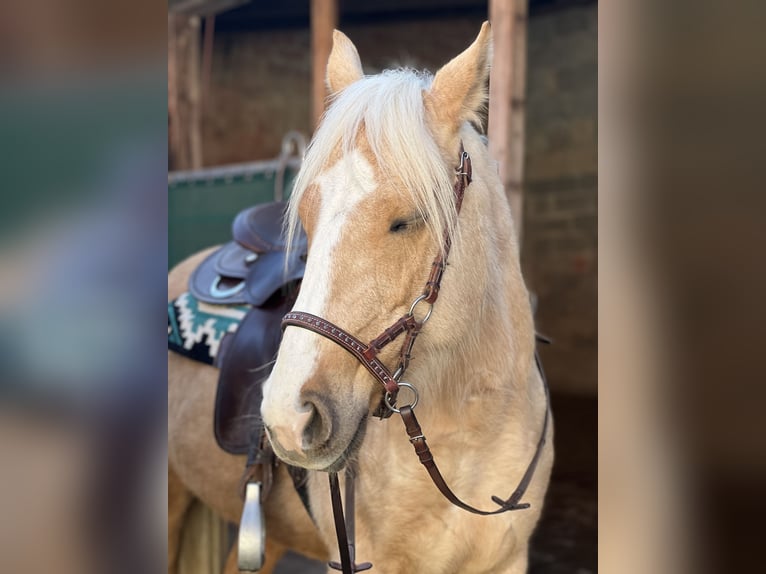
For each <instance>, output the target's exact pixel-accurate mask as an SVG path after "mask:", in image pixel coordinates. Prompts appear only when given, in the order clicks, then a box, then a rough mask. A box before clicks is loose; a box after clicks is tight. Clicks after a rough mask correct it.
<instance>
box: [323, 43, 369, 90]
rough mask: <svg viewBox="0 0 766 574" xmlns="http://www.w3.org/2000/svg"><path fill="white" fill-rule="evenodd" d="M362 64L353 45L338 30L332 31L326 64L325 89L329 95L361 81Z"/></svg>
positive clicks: (362, 73)
mask: <svg viewBox="0 0 766 574" xmlns="http://www.w3.org/2000/svg"><path fill="white" fill-rule="evenodd" d="M363 75H364V72H362V62H361V61H360V60H359V53H358V52H357V51H356V46H354V43H353V42H352V41H351V40H349V39H348V36H346V35H345V34H344V33H343V32H341V31H340V30H333V33H332V51H331V52H330V59H329V60H328V62H327V78H326V82H327V89H328V90H329V92H330V94H336V93H338V92H340V91H341V90H342V89H344V88H346V87H348V86H350V85H351V84H353V83H354V82H356V81H357V80H361V79H362V76H363Z"/></svg>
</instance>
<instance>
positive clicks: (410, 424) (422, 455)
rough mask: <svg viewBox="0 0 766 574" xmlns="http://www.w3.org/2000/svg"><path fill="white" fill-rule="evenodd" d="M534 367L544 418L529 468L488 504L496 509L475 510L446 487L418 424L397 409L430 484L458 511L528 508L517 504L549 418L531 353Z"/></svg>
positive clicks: (547, 402)
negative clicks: (504, 495)
mask: <svg viewBox="0 0 766 574" xmlns="http://www.w3.org/2000/svg"><path fill="white" fill-rule="evenodd" d="M538 340H542V339H538ZM535 365H536V366H537V369H538V371H539V372H540V378H541V379H542V382H543V388H544V389H545V416H544V417H543V428H542V430H541V432H540V439H539V440H538V441H537V447H536V448H535V453H534V455H533V456H532V460H531V461H530V462H529V465H528V466H527V469H526V471H525V472H524V475H523V476H522V477H521V480H520V481H519V484H518V486H517V487H516V489H515V490H514V491H513V493H512V494H511V495H510V496H509V497H508V498H507V499H505V500H503V499H502V498H500V497H499V496H493V497H492V501H493V502H494V503H495V504H498V505H499V506H500V508H498V509H496V510H479V509H478V508H474V507H473V506H471V505H469V504H466V503H465V502H463V501H462V500H460V499H459V498H458V497H457V495H455V493H454V492H452V489H450V487H449V486H448V485H447V481H446V480H444V477H443V476H442V474H441V472H440V471H439V467H438V466H436V461H435V460H434V457H433V454H432V453H431V449H430V448H429V447H428V444H427V443H426V437H425V435H424V434H423V430H422V429H421V428H420V423H419V422H418V419H417V417H416V416H415V413H414V411H413V410H412V407H411V406H403V407H401V409H400V410H399V414H401V416H402V421H403V422H404V428H405V429H406V430H407V435H408V436H409V437H410V442H411V443H412V446H413V448H414V449H415V454H417V455H418V459H419V460H420V463H421V464H422V465H423V466H424V467H425V468H426V470H427V471H428V474H429V476H430V477H431V480H432V481H433V483H434V485H436V488H438V489H439V492H441V493H442V494H443V495H444V497H445V498H446V499H447V500H449V501H450V502H451V503H452V504H454V505H455V506H457V507H458V508H462V509H463V510H467V511H468V512H472V513H474V514H480V515H482V516H489V515H493V514H502V513H503V512H508V511H510V510H524V509H525V508H529V503H526V502H521V498H522V497H523V496H524V493H526V491H527V488H528V487H529V484H530V483H531V482H532V478H533V477H534V474H535V469H536V468H537V463H538V461H539V460H540V455H541V454H542V452H543V447H545V443H546V437H547V435H548V424H549V422H548V421H549V419H550V393H549V391H548V382H547V380H546V378H545V372H544V371H543V366H542V363H541V362H540V356H539V354H538V353H537V351H535Z"/></svg>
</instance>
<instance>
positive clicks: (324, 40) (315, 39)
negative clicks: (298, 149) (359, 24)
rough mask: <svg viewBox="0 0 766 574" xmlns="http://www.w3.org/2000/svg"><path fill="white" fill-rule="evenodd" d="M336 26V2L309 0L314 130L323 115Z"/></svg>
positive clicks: (331, 0) (330, 0) (334, 0)
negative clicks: (326, 77) (326, 81)
mask: <svg viewBox="0 0 766 574" xmlns="http://www.w3.org/2000/svg"><path fill="white" fill-rule="evenodd" d="M337 26H338V1H337V0H311V60H312V63H311V119H312V121H313V125H314V129H316V127H317V126H318V125H319V120H320V118H321V117H322V114H323V113H324V107H325V99H326V97H327V88H326V86H325V75H326V73H327V60H329V59H330V50H332V31H333V30H334V29H335V28H336V27H337Z"/></svg>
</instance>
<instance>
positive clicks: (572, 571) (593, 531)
mask: <svg viewBox="0 0 766 574" xmlns="http://www.w3.org/2000/svg"><path fill="white" fill-rule="evenodd" d="M552 403H553V416H554V421H555V425H556V426H555V429H556V437H555V443H556V462H555V464H554V467H553V476H552V479H551V485H550V488H549V489H548V495H547V497H546V502H545V509H544V511H543V517H542V519H541V521H540V524H539V526H538V528H537V531H536V532H535V534H534V536H533V538H532V542H531V549H530V565H529V574H593V573H595V572H596V571H597V566H596V564H597V454H596V442H597V432H598V422H597V408H598V401H597V399H596V398H595V397H581V396H571V395H554V396H553V397H552ZM374 571H375V568H374V567H373V569H372V570H371V572H374ZM276 572H277V574H324V573H325V572H326V566H325V565H323V564H320V563H318V562H314V561H312V560H308V559H306V558H303V557H302V556H297V555H294V554H290V555H287V556H285V558H284V559H283V560H282V562H281V563H280V565H279V567H278V568H277V571H276Z"/></svg>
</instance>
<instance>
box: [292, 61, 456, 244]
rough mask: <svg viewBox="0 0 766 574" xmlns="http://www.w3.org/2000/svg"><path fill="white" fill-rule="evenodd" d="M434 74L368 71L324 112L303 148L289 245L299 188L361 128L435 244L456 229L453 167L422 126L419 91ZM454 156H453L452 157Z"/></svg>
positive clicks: (343, 150)
mask: <svg viewBox="0 0 766 574" xmlns="http://www.w3.org/2000/svg"><path fill="white" fill-rule="evenodd" d="M431 81H432V76H431V75H430V74H426V73H419V72H416V71H414V70H410V69H399V70H387V71H385V72H383V73H381V74H379V75H376V76H366V77H365V78H363V79H361V80H359V81H358V82H355V83H353V84H351V85H350V86H348V87H347V88H346V89H344V90H343V91H341V92H340V93H339V94H338V95H337V96H336V97H335V99H334V100H333V101H332V103H331V104H330V106H329V108H328V109H327V111H326V112H325V115H324V117H323V119H322V122H321V125H320V127H319V129H318V130H317V132H316V134H315V135H314V139H313V140H312V142H311V144H310V145H309V147H308V148H307V150H306V155H305V158H304V160H303V165H302V167H301V170H300V172H299V173H298V176H297V178H296V181H295V187H294V189H293V192H292V195H291V197H290V202H289V206H288V212H287V215H288V217H287V224H286V225H287V238H288V246H289V245H292V242H293V239H294V238H295V236H296V233H297V230H298V228H299V226H300V220H299V217H298V204H299V202H300V200H301V197H302V196H303V193H304V192H305V191H306V189H307V188H308V187H309V185H311V183H312V182H314V180H315V179H316V178H317V176H319V174H320V173H321V171H322V170H323V169H324V168H325V167H326V164H327V162H328V160H329V158H330V156H331V155H332V154H333V152H335V151H336V150H338V149H340V150H341V153H342V154H344V155H345V154H348V153H350V152H351V151H352V150H353V149H354V147H355V145H356V139H357V136H358V134H359V131H360V130H361V129H364V130H365V134H366V137H367V140H368V142H369V145H370V148H371V150H372V153H373V154H374V155H375V158H376V160H377V162H378V168H379V169H380V172H381V174H382V177H384V178H387V177H398V178H399V179H400V180H401V181H402V184H403V187H404V189H403V190H402V191H403V192H404V193H409V194H410V196H411V197H412V199H413V201H414V203H415V205H416V206H417V209H418V210H419V211H420V214H421V215H422V216H423V218H424V219H425V221H426V225H427V226H428V228H429V231H430V232H431V234H432V235H433V237H434V239H435V241H436V243H437V244H438V245H442V243H443V242H442V238H443V234H444V232H445V230H446V232H447V233H448V234H450V237H452V236H453V234H454V232H455V221H456V212H455V201H454V197H453V185H454V182H455V174H454V172H453V169H452V168H453V167H455V166H450V165H445V163H444V159H443V157H442V155H441V152H440V150H439V147H438V146H437V144H436V142H435V141H434V139H433V136H432V135H431V133H430V132H429V129H428V126H427V125H426V119H425V109H424V106H423V92H424V90H427V89H428V88H429V87H430V85H431ZM455 161H457V157H455Z"/></svg>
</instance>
